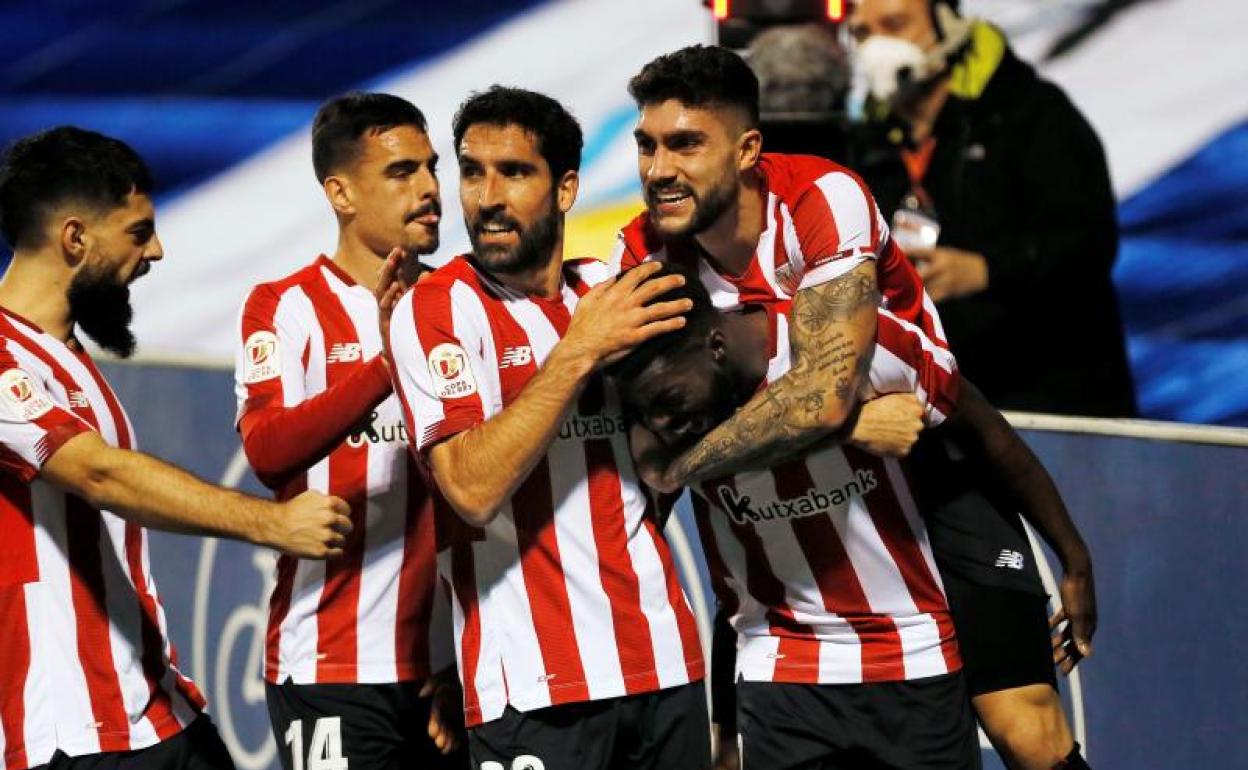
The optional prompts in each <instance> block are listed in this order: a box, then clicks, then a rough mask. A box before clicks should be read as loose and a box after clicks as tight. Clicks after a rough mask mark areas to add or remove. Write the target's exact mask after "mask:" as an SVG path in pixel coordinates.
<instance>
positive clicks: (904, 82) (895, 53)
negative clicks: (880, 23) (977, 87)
mask: <svg viewBox="0 0 1248 770" xmlns="http://www.w3.org/2000/svg"><path fill="white" fill-rule="evenodd" d="M936 18H937V26H938V28H939V30H940V32H941V34H940V38H939V41H938V42H937V43H936V44H935V45H933V46H932V47H931V48H928V49H927V50H924V49H922V48H920V47H919V46H917V45H915V44H914V43H911V42H910V41H908V40H902V39H901V38H896V37H887V36H885V35H873V36H871V37H869V38H867V39H866V40H865V41H863V42H862V43H859V44H858V45H857V46H856V47H855V48H854V53H853V59H852V61H853V73H854V82H853V86H852V88H851V93H850V105H851V106H850V112H851V113H858V114H859V115H860V114H861V111H862V105H863V103H864V102H865V101H866V98H867V96H868V95H870V96H871V97H872V98H873V99H875V100H876V101H877V102H880V103H882V104H890V105H895V104H897V103H899V102H904V101H906V100H907V99H909V98H911V97H913V96H915V95H918V94H919V93H920V92H921V91H922V89H923V88H924V87H925V86H926V85H927V84H928V83H929V82H930V81H931V80H932V79H933V78H935V77H937V76H939V75H940V74H941V73H943V72H945V71H946V70H948V69H949V67H950V65H951V63H952V61H953V60H954V59H956V58H957V57H958V56H960V55H961V53H962V51H963V50H964V48H965V46H966V44H967V42H968V41H969V40H970V34H971V26H972V24H973V22H972V20H969V19H963V18H961V17H959V16H958V15H957V14H955V13H954V12H953V11H952V10H951V9H950V8H949V6H947V5H945V4H944V3H940V4H938V5H937V6H936Z"/></svg>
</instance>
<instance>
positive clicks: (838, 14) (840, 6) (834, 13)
mask: <svg viewBox="0 0 1248 770" xmlns="http://www.w3.org/2000/svg"><path fill="white" fill-rule="evenodd" d="M828 20H829V21H844V20H845V0H828Z"/></svg>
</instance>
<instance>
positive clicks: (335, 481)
mask: <svg viewBox="0 0 1248 770" xmlns="http://www.w3.org/2000/svg"><path fill="white" fill-rule="evenodd" d="M381 350H382V347H381V333H380V330H379V328H378V313H377V300H376V299H375V298H374V296H373V294H372V292H371V291H369V290H368V289H367V288H365V287H363V286H359V285H358V284H356V283H355V282H354V281H353V280H351V278H350V277H349V276H348V275H347V274H346V273H344V272H342V271H341V269H340V268H338V267H337V266H336V265H335V264H334V263H333V262H332V261H330V260H329V259H327V258H325V257H323V256H322V257H320V258H319V259H318V260H317V261H316V262H314V263H313V264H311V265H309V266H307V267H305V268H303V269H301V270H299V271H297V272H295V273H293V274H292V275H290V276H288V277H286V278H284V279H281V280H278V281H274V282H272V283H264V284H260V285H259V286H256V287H255V288H254V289H253V290H252V291H251V294H250V295H249V296H248V298H247V301H246V302H245V303H244V306H243V310H242V317H241V321H240V332H239V348H238V352H237V358H236V368H235V392H236V395H237V397H238V416H239V420H240V421H242V420H243V419H244V418H246V417H248V416H254V415H256V414H259V413H263V412H264V411H265V410H276V411H277V412H278V413H281V411H282V410H287V409H290V408H292V407H296V406H299V405H300V404H304V403H305V402H307V401H310V400H311V399H314V398H315V397H317V396H318V395H320V394H323V393H325V392H327V391H330V389H332V388H334V386H335V385H337V384H338V383H341V382H343V381H344V380H347V379H348V378H351V377H353V376H354V377H356V378H357V379H358V378H360V376H361V375H364V377H365V379H367V378H368V377H371V376H373V374H374V372H363V371H362V370H364V369H366V368H368V367H374V368H375V369H378V370H380V369H382V365H381V362H380V360H379V359H377V356H378V355H379V354H380V353H381ZM379 376H381V377H383V378H384V377H385V376H386V375H385V372H384V370H382V371H380V374H379ZM350 387H351V386H350V385H348V388H350ZM389 390H390V388H389V386H388V385H387V384H386V383H385V382H383V383H382V385H381V392H382V393H384V392H386V391H389ZM342 392H343V391H342V389H339V391H338V393H342ZM330 398H331V399H332V398H334V395H333V394H332V393H331V395H330ZM325 406H328V407H333V406H335V404H332V403H329V404H325ZM355 408H356V409H357V410H358V409H359V407H358V406H356V407H355ZM291 432H292V435H291V436H290V437H289V440H290V441H296V442H297V441H303V440H305V439H304V437H303V436H302V435H295V433H296V431H294V430H293V429H291ZM332 440H333V439H332V438H331V441H332ZM246 448H247V449H248V450H249V451H248V455H249V458H251V459H252V461H253V463H254V462H255V458H254V456H253V455H252V451H251V450H252V447H246ZM326 448H327V453H326V454H323V455H320V456H315V457H314V458H313V461H310V465H309V467H307V468H306V470H304V471H303V472H302V473H297V474H295V475H294V477H293V478H289V479H286V480H285V481H284V483H283V484H282V485H281V487H280V488H279V489H278V492H277V497H278V499H280V500H285V499H289V498H291V497H293V496H295V495H297V494H299V493H300V492H302V491H303V490H305V489H314V490H317V491H320V492H324V493H327V494H332V495H336V496H338V497H340V498H342V499H343V500H346V501H347V503H348V504H349V505H350V506H351V521H352V523H353V525H354V529H353V530H352V532H351V534H350V535H349V536H348V538H347V543H346V546H345V554H344V555H343V556H342V557H341V558H338V559H334V560H330V561H314V560H305V559H298V558H294V557H291V556H286V555H283V556H282V557H280V558H279V559H278V564H277V584H276V586H275V588H274V590H273V595H272V597H271V598H270V601H269V624H268V632H267V638H266V650H265V678H266V679H267V680H268V681H270V682H284V681H286V680H287V679H289V680H291V681H293V682H295V683H296V684H323V683H386V682H397V681H412V680H420V679H424V678H427V677H428V676H429V673H430V669H431V665H432V666H435V667H436V666H440V665H442V664H449V663H450V655H451V650H450V644H451V636H450V634H451V632H450V619H449V607H447V606H446V605H447V602H446V600H445V597H442V600H441V602H440V603H441V604H442V606H443V608H444V609H445V610H446V611H445V612H444V613H441V619H442V620H443V621H444V622H442V623H439V622H438V620H439V613H438V612H436V611H435V604H437V603H438V601H437V600H438V596H439V595H440V594H441V593H442V592H440V591H437V590H435V589H436V583H437V578H436V547H435V543H434V527H433V509H432V503H431V501H430V498H429V495H428V493H427V491H426V486H425V484H424V480H423V475H422V474H421V473H420V472H419V470H418V469H417V467H416V464H415V462H414V460H413V459H412V457H411V456H410V454H409V453H408V451H407V439H406V429H405V427H404V426H403V415H402V411H401V409H400V407H399V402H398V399H397V398H395V396H394V394H393V392H391V393H390V395H388V396H385V397H384V399H383V400H381V402H380V403H379V404H377V406H376V407H375V408H374V409H373V410H372V413H371V415H369V416H368V418H367V419H365V420H361V421H360V423H359V424H358V425H357V426H356V427H355V429H354V431H353V432H351V433H350V434H349V435H347V437H346V438H345V439H340V440H338V441H337V443H336V445H330V446H327V447H326ZM431 655H432V656H433V657H434V659H433V660H432V661H431V659H430V656H431ZM439 656H441V658H443V659H438V658H439Z"/></svg>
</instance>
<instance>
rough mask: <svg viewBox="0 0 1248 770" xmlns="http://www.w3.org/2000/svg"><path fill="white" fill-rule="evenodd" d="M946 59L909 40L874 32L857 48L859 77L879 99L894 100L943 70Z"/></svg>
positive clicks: (854, 57)
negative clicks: (943, 59)
mask: <svg viewBox="0 0 1248 770" xmlns="http://www.w3.org/2000/svg"><path fill="white" fill-rule="evenodd" d="M942 64H943V63H942V62H939V61H932V59H931V57H930V56H929V55H928V54H927V53H926V52H925V51H924V50H923V49H922V48H919V47H918V46H917V45H915V44H914V43H911V42H910V41H909V40H902V39H901V38H897V37H886V36H884V35H873V36H871V37H869V38H867V39H866V40H865V41H864V42H862V43H861V44H860V45H858V46H857V47H856V48H855V49H854V55H853V67H854V76H855V79H856V80H858V81H859V83H860V85H861V86H862V87H865V90H866V91H867V92H869V93H870V94H871V96H872V97H874V98H875V99H876V100H877V101H880V102H885V103H891V102H892V100H893V98H894V97H896V96H897V94H898V93H899V92H901V91H903V90H906V91H909V90H910V89H912V88H914V87H917V86H918V85H920V84H922V83H924V82H926V81H927V80H928V79H929V78H931V77H932V76H933V75H936V74H938V73H939V72H940V70H941V67H942Z"/></svg>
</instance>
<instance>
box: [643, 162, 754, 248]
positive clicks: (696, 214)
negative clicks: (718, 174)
mask: <svg viewBox="0 0 1248 770" xmlns="http://www.w3.org/2000/svg"><path fill="white" fill-rule="evenodd" d="M660 191H662V192H680V193H684V194H686V195H688V196H690V198H691V199H692V200H693V206H694V208H693V216H691V217H690V218H689V221H688V223H686V224H685V225H684V226H682V227H679V228H677V229H676V230H668V229H666V228H664V227H663V226H662V225H661V224H660V222H661V221H662V220H661V219H660V218H659V217H657V216H655V213H654V212H655V211H656V210H657V208H658V205H659V193H660ZM736 199H737V180H736V175H735V174H732V175H729V176H727V177H726V178H723V179H720V180H719V181H718V182H716V183H715V184H714V185H712V186H711V188H710V189H709V190H707V191H706V194H705V195H698V194H697V193H695V192H694V191H693V188H691V187H689V186H687V185H677V186H675V187H673V186H671V185H666V186H665V185H660V184H657V183H656V184H652V185H650V186H648V187H647V188H646V206H647V207H648V208H649V209H650V216H651V221H652V222H654V223H655V225H656V226H658V227H659V230H660V231H661V232H662V233H663V235H666V236H669V237H690V236H694V235H697V234H699V233H701V232H704V231H705V230H706V229H707V228H709V227H710V226H711V225H713V224H715V223H716V222H717V221H719V218H720V217H722V216H723V215H724V212H726V211H727V210H728V209H729V208H731V207H732V205H733V203H735V202H736Z"/></svg>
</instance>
